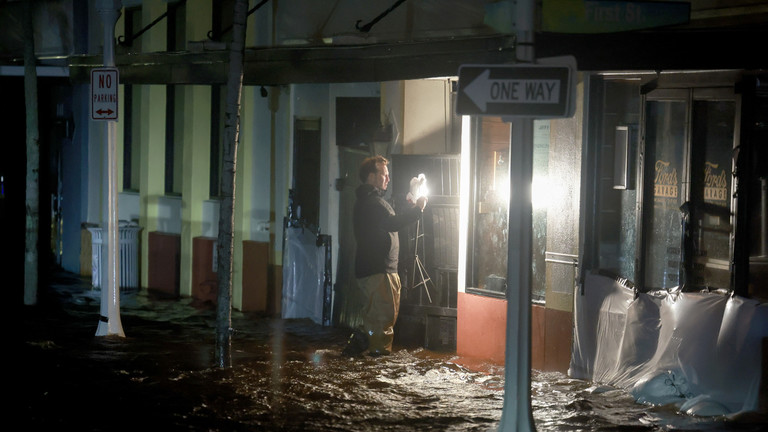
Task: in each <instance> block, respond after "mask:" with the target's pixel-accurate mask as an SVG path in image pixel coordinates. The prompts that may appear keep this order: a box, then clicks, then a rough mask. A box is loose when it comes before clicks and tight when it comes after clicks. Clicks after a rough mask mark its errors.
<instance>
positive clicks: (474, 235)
mask: <svg viewBox="0 0 768 432" xmlns="http://www.w3.org/2000/svg"><path fill="white" fill-rule="evenodd" d="M476 122H477V125H478V126H479V133H478V134H477V135H476V142H477V144H476V145H475V146H474V151H473V155H472V159H473V161H472V170H473V174H472V175H473V176H474V179H475V186H474V188H473V193H472V199H471V200H470V201H471V202H472V204H470V207H471V208H472V209H473V211H472V216H471V218H472V221H471V222H470V227H472V231H471V232H470V239H471V240H470V254H469V257H468V259H469V262H468V272H469V274H468V277H469V280H468V281H467V287H468V291H470V292H475V293H477V294H483V295H489V296H496V297H500V298H503V297H504V296H505V295H506V289H507V255H508V244H507V243H508V233H509V219H508V212H509V198H510V195H509V187H510V186H509V160H508V159H509V146H510V133H511V129H510V123H508V122H504V121H502V120H501V119H500V118H495V117H484V118H482V119H478V120H476ZM534 130H535V133H534V143H533V144H534V150H533V179H532V181H533V185H532V187H533V194H532V195H533V196H532V200H533V203H532V211H533V214H532V227H531V230H532V234H533V238H532V242H533V244H532V246H533V252H532V254H533V256H532V261H531V264H532V269H531V276H532V279H531V289H532V295H531V297H532V298H533V299H534V300H543V299H544V296H545V292H546V265H545V254H546V247H547V240H546V239H547V205H548V203H549V200H550V199H551V196H552V191H551V190H549V189H548V188H547V185H548V161H549V158H548V154H549V121H545V120H541V121H535V122H534Z"/></svg>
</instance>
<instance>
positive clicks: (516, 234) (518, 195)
mask: <svg viewBox="0 0 768 432" xmlns="http://www.w3.org/2000/svg"><path fill="white" fill-rule="evenodd" d="M534 7H535V3H534V1H533V0H518V1H517V10H516V30H517V41H516V43H515V55H516V57H517V62H522V63H531V64H532V63H534V61H535V56H534V52H533V31H534V28H533V27H534V26H533V17H534ZM511 123H512V134H511V137H510V149H509V156H510V157H509V191H510V200H509V222H508V224H509V231H508V237H507V238H508V240H507V248H508V249H507V332H506V354H505V359H504V408H503V411H502V415H501V422H500V425H499V430H501V431H516V432H528V431H535V430H536V426H535V424H534V422H533V414H532V412H531V264H532V263H531V260H532V258H531V254H532V246H531V245H532V239H531V238H532V233H531V223H532V216H531V212H532V210H531V181H532V178H533V118H528V117H515V118H514V119H513V120H512V122H511Z"/></svg>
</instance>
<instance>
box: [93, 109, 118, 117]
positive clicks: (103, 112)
mask: <svg viewBox="0 0 768 432" xmlns="http://www.w3.org/2000/svg"><path fill="white" fill-rule="evenodd" d="M112 113H114V111H112V110H111V109H107V110H104V109H100V110H98V111H96V114H98V115H104V114H106V115H108V116H110V115H112Z"/></svg>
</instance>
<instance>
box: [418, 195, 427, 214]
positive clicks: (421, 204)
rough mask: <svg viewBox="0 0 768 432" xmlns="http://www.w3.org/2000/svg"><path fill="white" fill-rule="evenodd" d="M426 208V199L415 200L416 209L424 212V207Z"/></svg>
mask: <svg viewBox="0 0 768 432" xmlns="http://www.w3.org/2000/svg"><path fill="white" fill-rule="evenodd" d="M426 206H427V197H425V196H420V197H419V199H417V200H416V207H418V208H419V209H420V210H421V211H424V207H426Z"/></svg>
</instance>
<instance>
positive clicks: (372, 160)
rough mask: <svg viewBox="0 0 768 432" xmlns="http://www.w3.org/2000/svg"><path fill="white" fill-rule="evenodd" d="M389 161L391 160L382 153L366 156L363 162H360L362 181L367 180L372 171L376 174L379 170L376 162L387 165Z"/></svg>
mask: <svg viewBox="0 0 768 432" xmlns="http://www.w3.org/2000/svg"><path fill="white" fill-rule="evenodd" d="M388 163H389V161H388V160H387V158H385V157H384V156H381V155H376V156H371V157H368V158H365V160H364V161H363V162H362V163H360V171H359V176H360V181H361V182H363V183H365V182H367V181H368V174H371V173H373V174H376V173H377V172H378V171H379V170H378V168H377V167H376V164H383V165H386V164H388Z"/></svg>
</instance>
